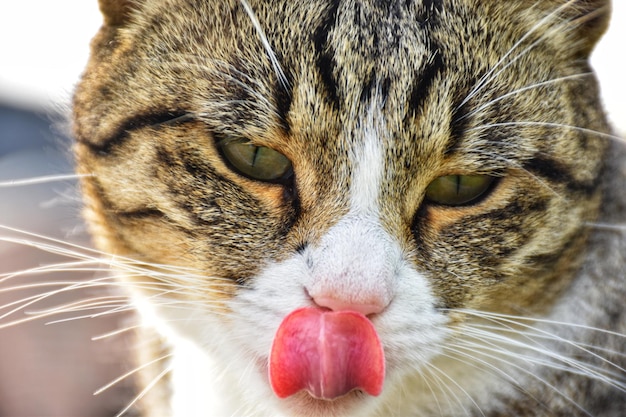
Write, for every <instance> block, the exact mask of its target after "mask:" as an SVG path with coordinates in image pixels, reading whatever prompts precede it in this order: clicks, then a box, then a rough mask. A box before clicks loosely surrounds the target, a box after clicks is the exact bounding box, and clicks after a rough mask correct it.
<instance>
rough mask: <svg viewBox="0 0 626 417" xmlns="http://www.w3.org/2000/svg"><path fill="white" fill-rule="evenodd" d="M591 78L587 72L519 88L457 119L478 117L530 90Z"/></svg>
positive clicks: (590, 74) (590, 73)
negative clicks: (487, 109)
mask: <svg viewBox="0 0 626 417" xmlns="http://www.w3.org/2000/svg"><path fill="white" fill-rule="evenodd" d="M590 76H593V72H585V73H581V74H574V75H567V76H563V77H559V78H554V79H551V80H548V81H543V82H539V83H535V84H532V85H528V86H525V87H522V88H518V89H517V90H513V91H510V92H508V93H506V94H502V95H500V96H498V97H497V98H494V99H492V100H490V101H488V102H486V103H484V104H482V105H480V106H478V107H477V108H476V109H474V110H472V111H471V112H469V113H467V114H464V115H462V116H461V117H459V118H457V119H456V121H461V120H464V119H467V118H470V117H472V116H474V115H476V114H477V113H480V112H481V111H483V110H485V109H486V108H489V107H491V106H493V105H494V104H496V103H498V102H500V101H502V100H505V99H507V98H509V97H512V96H515V95H517V94H521V93H524V92H526V91H530V90H533V89H536V88H540V87H545V86H547V85H550V84H556V83H560V82H563V81H567V80H573V79H578V78H584V77H590Z"/></svg>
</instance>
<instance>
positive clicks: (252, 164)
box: [219, 140, 293, 182]
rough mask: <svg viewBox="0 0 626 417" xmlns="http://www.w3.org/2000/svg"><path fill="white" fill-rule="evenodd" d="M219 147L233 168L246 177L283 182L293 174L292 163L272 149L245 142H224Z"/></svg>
mask: <svg viewBox="0 0 626 417" xmlns="http://www.w3.org/2000/svg"><path fill="white" fill-rule="evenodd" d="M219 146H220V149H221V150H222V154H223V155H224V158H225V159H226V160H227V161H228V162H229V163H230V165H231V167H232V168H234V169H235V170H236V171H238V172H239V173H240V174H243V175H244V176H246V177H249V178H252V179H255V180H259V181H266V182H281V181H285V180H288V179H289V178H290V177H291V176H292V174H293V170H292V166H291V161H290V160H289V159H288V158H287V157H286V156H285V155H283V154H282V153H280V152H277V151H275V150H273V149H271V148H267V147H265V146H255V145H253V144H251V143H249V142H246V141H243V140H224V141H222V142H220V143H219Z"/></svg>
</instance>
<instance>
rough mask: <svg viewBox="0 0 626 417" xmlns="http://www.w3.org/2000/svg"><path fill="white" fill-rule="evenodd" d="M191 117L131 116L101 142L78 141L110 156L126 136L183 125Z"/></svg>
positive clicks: (174, 113) (172, 113) (181, 113)
mask: <svg viewBox="0 0 626 417" xmlns="http://www.w3.org/2000/svg"><path fill="white" fill-rule="evenodd" d="M192 119H193V116H192V115H191V114H190V113H188V112H185V111H165V112H161V113H145V114H138V115H135V116H132V117H130V118H128V119H126V120H125V121H123V122H122V123H120V126H119V127H118V128H117V129H116V130H115V132H113V134H111V135H109V136H108V137H106V138H105V139H104V140H102V141H98V142H97V143H94V142H92V141H90V140H89V139H82V140H79V141H80V143H82V144H84V145H87V147H89V149H91V151H92V152H94V153H98V154H101V155H108V154H110V153H111V152H112V151H113V149H114V148H117V147H118V146H121V145H122V144H124V142H126V140H127V139H128V134H129V133H130V132H131V131H133V130H137V129H142V128H145V127H152V126H154V127H156V126H162V125H171V124H178V123H183V122H186V121H189V120H192Z"/></svg>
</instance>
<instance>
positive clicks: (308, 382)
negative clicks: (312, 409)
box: [269, 308, 385, 400]
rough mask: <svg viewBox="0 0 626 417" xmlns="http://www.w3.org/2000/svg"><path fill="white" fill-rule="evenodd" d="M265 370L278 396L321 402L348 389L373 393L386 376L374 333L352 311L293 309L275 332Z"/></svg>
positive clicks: (380, 346) (357, 314) (369, 324)
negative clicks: (302, 394) (301, 394)
mask: <svg viewBox="0 0 626 417" xmlns="http://www.w3.org/2000/svg"><path fill="white" fill-rule="evenodd" d="M269 366H270V368H269V375H270V382H271V384H272V389H273V390H274V392H275V393H276V395H277V396H278V397H280V398H286V397H288V396H290V395H293V394H295V393H297V392H299V391H301V390H307V391H308V392H309V393H310V394H311V395H312V396H313V397H315V398H319V399H324V400H331V399H334V398H337V397H340V396H342V395H345V394H347V393H349V392H350V391H352V390H353V389H361V390H363V391H365V392H367V393H368V394H370V395H378V394H380V392H381V391H382V388H383V380H384V378H385V357H384V354H383V348H382V345H381V344H380V341H379V340H378V335H377V334H376V330H375V329H374V326H373V325H372V323H371V322H370V321H369V320H368V319H367V318H366V317H365V316H364V315H362V314H361V313H357V312H354V311H338V312H333V311H328V310H322V309H318V308H302V309H299V310H295V311H293V312H292V313H291V314H289V315H288V316H287V317H285V319H284V320H283V322H282V323H281V325H280V327H279V328H278V331H277V332H276V336H275V338H274V343H273V344H272V352H271V354H270V365H269Z"/></svg>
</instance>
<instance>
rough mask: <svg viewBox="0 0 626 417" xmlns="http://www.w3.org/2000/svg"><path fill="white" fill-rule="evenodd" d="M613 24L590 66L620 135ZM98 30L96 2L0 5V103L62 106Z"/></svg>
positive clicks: (623, 33)
mask: <svg viewBox="0 0 626 417" xmlns="http://www.w3.org/2000/svg"><path fill="white" fill-rule="evenodd" d="M613 3H614V5H613V9H614V10H613V22H612V25H611V28H610V29H609V32H608V33H607V35H606V36H605V38H604V40H603V41H602V43H601V44H600V45H599V46H598V48H597V50H596V52H595V54H594V57H593V63H594V66H595V68H596V70H597V72H598V75H599V76H600V79H601V81H602V85H603V96H604V100H605V103H606V107H607V109H608V111H609V115H610V116H611V118H612V120H613V122H614V123H615V124H616V125H617V126H618V127H619V128H620V130H621V131H622V132H626V104H625V103H626V75H625V74H626V71H625V70H624V64H623V62H621V60H622V59H623V58H622V57H623V54H624V50H625V49H624V48H625V45H624V44H625V43H626V1H624V0H614V2H613ZM99 24H100V16H99V13H98V8H97V1H96V0H54V1H51V0H19V1H10V0H1V1H0V100H1V101H5V102H6V101H7V100H11V102H13V103H18V104H21V105H27V106H33V105H34V106H38V107H40V106H42V105H47V104H49V103H50V102H51V101H59V100H61V101H63V100H66V99H67V98H68V97H69V95H70V92H71V90H72V87H73V85H74V83H75V81H76V79H77V78H78V76H79V74H80V72H81V71H82V68H83V66H84V63H85V61H86V59H87V53H88V42H89V39H90V38H91V37H92V36H93V34H94V33H95V31H96V30H97V28H98V26H99Z"/></svg>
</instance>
